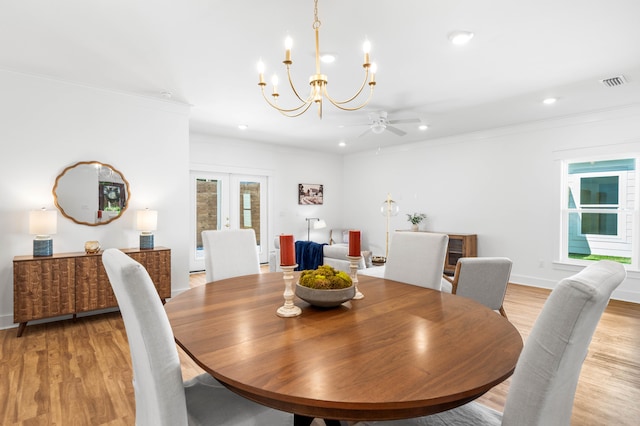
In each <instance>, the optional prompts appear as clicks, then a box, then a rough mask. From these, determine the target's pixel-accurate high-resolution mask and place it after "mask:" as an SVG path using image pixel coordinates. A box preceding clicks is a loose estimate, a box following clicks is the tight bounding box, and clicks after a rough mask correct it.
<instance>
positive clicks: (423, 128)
mask: <svg viewBox="0 0 640 426" xmlns="http://www.w3.org/2000/svg"><path fill="white" fill-rule="evenodd" d="M428 128H429V126H427V125H426V124H421V125H419V126H418V129H420V130H422V131H425V130H427V129H428Z"/></svg>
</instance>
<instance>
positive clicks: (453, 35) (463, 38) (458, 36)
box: [449, 31, 473, 46]
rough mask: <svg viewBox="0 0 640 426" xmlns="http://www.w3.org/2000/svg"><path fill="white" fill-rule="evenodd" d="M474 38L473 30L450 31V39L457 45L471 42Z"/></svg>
mask: <svg viewBox="0 0 640 426" xmlns="http://www.w3.org/2000/svg"><path fill="white" fill-rule="evenodd" d="M472 38H473V33H472V32H471V31H452V32H450V33H449V41H450V42H451V43H453V44H455V45H457V46H462V45H463V44H467V43H469V41H470V40H471V39H472Z"/></svg>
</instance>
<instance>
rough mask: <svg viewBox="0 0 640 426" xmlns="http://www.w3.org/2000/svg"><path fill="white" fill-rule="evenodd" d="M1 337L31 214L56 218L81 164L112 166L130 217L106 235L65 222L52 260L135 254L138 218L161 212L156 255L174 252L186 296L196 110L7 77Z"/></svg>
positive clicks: (0, 167) (1, 161)
mask: <svg viewBox="0 0 640 426" xmlns="http://www.w3.org/2000/svg"><path fill="white" fill-rule="evenodd" d="M0 93H2V96H0V120H1V124H0V141H1V143H2V155H0V174H1V179H0V193H1V194H2V197H3V202H2V203H0V241H1V242H2V244H0V328H6V327H9V326H12V325H13V264H12V260H13V257H14V256H17V255H25V254H26V255H28V254H31V253H32V252H33V247H32V240H33V236H31V235H29V233H28V212H29V211H30V210H34V209H38V208H41V207H43V206H44V207H46V208H48V209H55V206H54V202H53V196H52V193H51V190H52V188H53V185H54V181H55V178H56V176H57V175H58V174H59V173H60V172H61V171H62V170H63V169H64V168H65V167H67V166H69V165H71V164H73V163H75V162H77V161H89V160H96V161H101V162H103V163H108V164H111V165H112V166H113V167H115V168H116V169H118V170H119V171H121V172H122V174H123V175H124V177H125V178H126V179H127V180H128V182H129V183H130V185H131V201H130V204H129V208H128V210H127V211H126V212H125V213H124V215H123V217H122V218H120V219H118V220H116V221H115V222H112V223H110V224H108V225H104V226H96V227H91V226H85V225H78V224H75V223H74V222H72V221H71V220H69V219H66V218H64V217H63V216H62V215H58V232H57V234H56V235H54V236H53V238H54V241H53V250H54V252H82V251H83V250H84V242H85V241H87V240H98V241H100V243H101V244H102V246H103V248H108V247H120V248H124V247H138V244H139V241H138V232H137V231H136V230H135V229H134V227H135V224H134V217H135V211H136V210H137V209H141V208H145V207H150V208H153V209H157V210H158V217H159V219H158V231H157V232H156V233H155V242H156V245H158V246H167V247H169V248H171V249H172V287H173V290H174V294H175V293H176V292H179V291H181V290H184V289H186V288H189V281H188V264H187V249H188V245H187V239H186V238H184V235H188V232H189V229H188V226H187V224H188V217H189V216H188V200H189V199H188V191H187V190H186V188H187V185H188V178H189V160H188V158H189V124H188V119H189V108H188V107H187V106H185V105H179V104H175V103H171V102H167V101H163V100H155V99H150V98H143V97H136V96H131V95H126V94H120V93H115V92H109V91H104V90H99V89H94V88H89V87H84V86H79V85H74V84H67V83H64V82H59V81H55V80H51V79H46V78H39V77H35V76H29V75H24V74H18V73H13V72H8V71H2V70H0Z"/></svg>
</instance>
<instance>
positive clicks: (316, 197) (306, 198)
mask: <svg viewBox="0 0 640 426" xmlns="http://www.w3.org/2000/svg"><path fill="white" fill-rule="evenodd" d="M323 196H324V189H323V185H321V184H317V183H299V184H298V204H314V205H318V204H322V200H323Z"/></svg>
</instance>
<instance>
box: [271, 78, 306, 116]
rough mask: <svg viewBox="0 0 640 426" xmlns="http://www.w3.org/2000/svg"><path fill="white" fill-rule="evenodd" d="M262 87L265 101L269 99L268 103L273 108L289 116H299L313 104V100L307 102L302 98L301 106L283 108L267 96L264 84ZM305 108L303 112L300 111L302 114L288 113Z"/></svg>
mask: <svg viewBox="0 0 640 426" xmlns="http://www.w3.org/2000/svg"><path fill="white" fill-rule="evenodd" d="M261 88H262V97H263V98H264V100H265V101H267V103H268V104H269V105H270V106H271V107H272V108H274V109H277V110H278V111H280V112H281V113H283V114H284V115H287V116H289V117H297V116H298V115H300V114H302V113H304V112H305V111H306V110H308V109H309V106H311V104H312V102H311V101H308V102H305V101H303V100H302V99H300V100H301V101H302V104H301V105H300V106H297V107H295V108H290V109H288V108H281V107H279V106H278V105H277V104H275V103H274V102H272V101H271V100H270V99H269V98H268V97H267V95H266V93H264V86H262V87H261ZM303 108H304V110H303V111H302V113H300V114H296V115H291V116H290V115H288V113H292V112H296V111H299V110H300V109H303Z"/></svg>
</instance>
